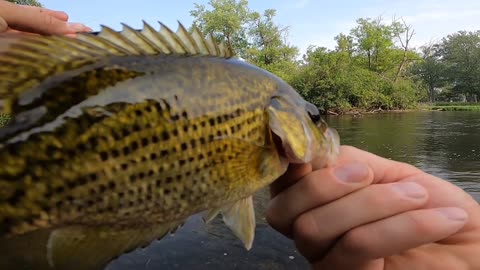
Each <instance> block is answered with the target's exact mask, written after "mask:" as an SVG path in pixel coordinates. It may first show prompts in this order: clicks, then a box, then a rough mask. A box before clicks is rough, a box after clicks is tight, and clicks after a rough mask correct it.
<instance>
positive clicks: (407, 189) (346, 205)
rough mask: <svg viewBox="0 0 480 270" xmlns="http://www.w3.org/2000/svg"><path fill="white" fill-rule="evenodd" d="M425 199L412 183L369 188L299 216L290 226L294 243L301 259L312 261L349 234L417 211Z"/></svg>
mask: <svg viewBox="0 0 480 270" xmlns="http://www.w3.org/2000/svg"><path fill="white" fill-rule="evenodd" d="M427 199H428V193H427V191H426V190H425V188H423V187H422V186H421V185H419V184H416V183H414V182H399V183H388V184H377V185H370V186H367V187H365V188H363V189H360V190H358V191H356V192H353V193H351V194H348V195H346V196H344V197H342V198H340V199H338V200H335V201H333V202H331V203H329V204H326V205H324V206H322V207H319V208H316V209H313V210H311V211H308V212H306V213H303V214H302V215H300V216H299V217H298V219H296V221H295V222H294V224H293V235H294V240H295V243H296V245H297V248H298V249H299V251H300V252H301V253H302V254H303V255H304V256H305V257H307V258H308V259H310V260H315V259H318V258H319V257H321V256H323V255H324V254H325V253H326V252H327V250H328V249H329V248H330V247H331V245H332V244H333V243H334V242H335V241H336V240H337V239H338V238H339V237H340V236H342V235H343V234H344V233H346V232H348V231H349V230H352V229H353V228H356V227H359V226H362V225H364V224H367V223H371V222H375V221H377V220H380V219H385V218H388V217H391V216H394V215H397V214H400V213H403V212H406V211H410V210H414V209H418V208H420V207H422V205H423V204H425V202H426V201H427Z"/></svg>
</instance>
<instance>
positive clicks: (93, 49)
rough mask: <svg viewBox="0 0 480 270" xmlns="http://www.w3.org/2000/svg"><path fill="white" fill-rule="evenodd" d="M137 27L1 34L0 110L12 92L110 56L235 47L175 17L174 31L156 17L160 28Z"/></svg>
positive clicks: (225, 52)
mask: <svg viewBox="0 0 480 270" xmlns="http://www.w3.org/2000/svg"><path fill="white" fill-rule="evenodd" d="M143 24H144V25H143V29H142V30H141V31H137V30H134V29H132V28H131V27H130V26H128V25H126V24H123V30H122V31H120V32H117V31H114V30H113V29H111V28H109V27H107V26H102V29H101V31H100V33H98V35H94V34H91V33H81V34H77V37H76V38H71V37H65V36H58V35H51V36H40V35H27V34H2V35H0V112H3V113H9V104H10V103H11V100H9V99H11V98H12V97H15V96H16V94H19V93H23V92H24V91H26V90H28V89H32V88H35V87H36V86H38V85H39V84H40V83H41V82H43V81H44V80H45V79H47V78H51V77H52V76H55V75H59V74H63V73H66V72H69V71H73V70H77V69H80V68H81V67H83V66H86V65H91V64H100V61H101V59H103V58H104V57H109V56H130V55H136V56H140V55H143V56H148V55H182V56H212V57H222V58H231V57H233V55H234V53H233V52H232V51H231V50H230V49H229V48H228V47H227V46H225V45H224V44H223V42H222V43H220V44H217V43H216V42H215V40H214V39H213V38H212V36H211V35H207V36H206V37H204V36H203V35H202V34H201V32H200V30H199V29H198V28H197V27H195V26H194V27H193V28H192V31H191V33H190V32H189V31H187V29H186V28H185V27H184V26H183V25H182V24H181V23H180V22H179V26H178V30H177V32H173V31H172V30H170V28H168V27H167V26H165V25H164V24H162V23H160V30H158V31H157V30H155V29H154V28H153V27H152V26H150V25H149V24H147V23H146V22H143Z"/></svg>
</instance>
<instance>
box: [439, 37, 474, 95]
mask: <svg viewBox="0 0 480 270" xmlns="http://www.w3.org/2000/svg"><path fill="white" fill-rule="evenodd" d="M440 54H441V56H442V61H443V63H444V64H445V66H446V70H447V72H446V74H447V75H448V78H447V79H448V81H449V82H450V83H451V85H452V87H453V91H454V92H456V93H458V94H463V95H465V97H466V99H467V101H470V102H478V101H479V97H480V31H476V32H466V31H459V32H457V33H454V34H452V35H448V36H447V37H445V38H443V39H442V42H441V43H440Z"/></svg>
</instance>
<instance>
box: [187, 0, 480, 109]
mask: <svg viewBox="0 0 480 270" xmlns="http://www.w3.org/2000/svg"><path fill="white" fill-rule="evenodd" d="M208 5H209V6H208V8H207V7H206V6H204V5H198V4H195V9H194V10H192V11H191V15H192V16H193V17H194V23H195V24H196V25H197V26H198V27H199V28H200V29H201V30H202V31H204V33H207V32H210V33H213V34H214V35H216V36H217V37H218V38H219V40H221V41H224V42H226V43H227V44H228V45H229V46H230V47H231V48H232V49H233V50H234V51H235V52H237V55H238V56H240V57H241V58H242V59H244V60H245V61H247V62H249V63H252V64H254V65H257V66H259V67H261V68H264V69H266V70H268V71H270V72H272V73H274V74H276V75H277V76H279V77H281V78H282V79H284V80H286V81H287V82H288V83H290V84H291V85H292V86H293V87H294V88H295V89H296V90H297V91H298V92H299V93H300V94H302V95H303V96H304V97H305V98H306V99H307V100H309V101H310V102H312V103H314V104H315V105H317V106H318V107H319V108H320V109H322V110H323V111H329V110H330V111H337V112H343V111H347V110H351V109H364V110H377V109H405V108H410V107H413V106H415V105H416V103H417V102H418V101H425V100H430V101H435V100H437V99H439V98H440V99H441V98H451V97H454V96H458V95H463V96H464V97H466V99H467V100H469V101H478V97H479V96H480V48H479V47H480V31H477V32H462V31H460V32H458V33H455V34H452V35H449V36H447V37H445V38H444V39H442V41H441V42H440V43H437V44H430V45H425V46H422V47H421V48H420V50H419V51H417V50H415V49H414V48H412V47H411V43H412V42H411V41H412V39H413V38H414V36H415V31H414V29H413V28H412V27H411V26H410V25H408V24H407V22H405V21H404V20H403V19H402V18H394V19H393V20H392V21H391V22H385V21H384V20H383V19H382V18H381V17H379V18H374V19H371V18H359V19H358V20H357V21H356V25H355V26H354V27H353V28H352V29H351V30H350V31H349V32H348V33H347V34H344V33H340V34H338V35H337V36H336V37H335V41H336V47H335V49H333V50H329V49H326V48H324V47H318V46H310V47H309V48H308V50H307V52H306V53H305V55H303V58H302V59H301V60H299V59H298V48H297V47H295V46H293V45H291V44H290V43H289V42H288V40H287V37H288V30H289V29H288V27H285V26H280V25H278V24H277V23H275V16H276V10H274V9H267V10H264V11H263V12H258V11H253V10H251V9H250V8H249V7H248V1H247V0H210V2H209V4H208Z"/></svg>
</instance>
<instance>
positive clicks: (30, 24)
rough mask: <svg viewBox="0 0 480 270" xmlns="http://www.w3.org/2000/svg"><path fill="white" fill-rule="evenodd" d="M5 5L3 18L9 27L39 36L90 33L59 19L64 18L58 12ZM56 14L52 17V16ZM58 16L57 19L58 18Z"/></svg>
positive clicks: (77, 24) (85, 28) (84, 27)
mask: <svg viewBox="0 0 480 270" xmlns="http://www.w3.org/2000/svg"><path fill="white" fill-rule="evenodd" d="M8 4H10V5H6V6H5V5H4V6H3V7H4V10H3V12H2V13H1V16H2V17H3V18H4V20H5V21H6V22H7V24H8V27H10V28H13V29H15V30H20V31H24V32H31V33H37V34H73V33H77V32H88V31H91V29H90V28H88V27H86V26H85V25H83V24H80V23H68V22H66V21H64V20H63V19H64V18H62V19H58V18H57V17H62V16H61V15H60V14H59V13H56V12H53V11H52V12H46V11H45V10H44V9H42V8H38V7H36V8H35V7H28V6H20V5H14V4H11V3H8ZM52 13H53V14H56V15H55V16H52V15H51V14H52ZM56 16H57V17H56Z"/></svg>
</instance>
